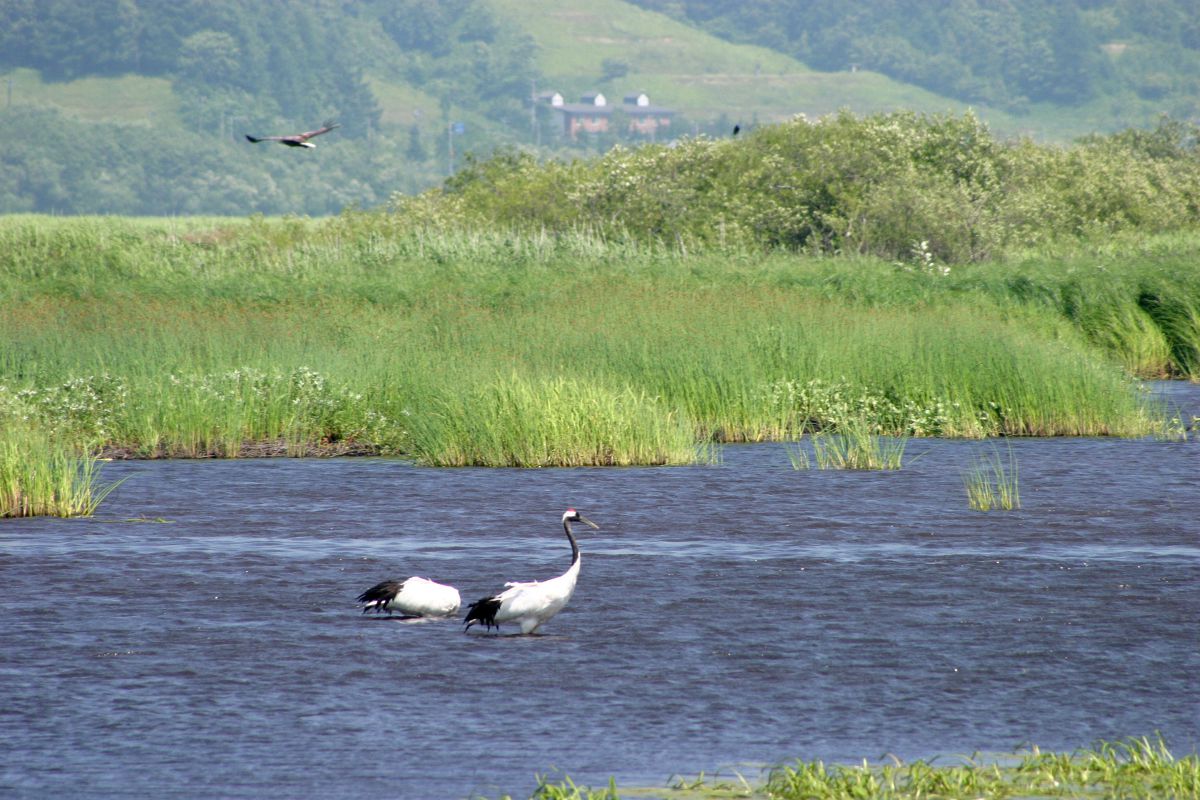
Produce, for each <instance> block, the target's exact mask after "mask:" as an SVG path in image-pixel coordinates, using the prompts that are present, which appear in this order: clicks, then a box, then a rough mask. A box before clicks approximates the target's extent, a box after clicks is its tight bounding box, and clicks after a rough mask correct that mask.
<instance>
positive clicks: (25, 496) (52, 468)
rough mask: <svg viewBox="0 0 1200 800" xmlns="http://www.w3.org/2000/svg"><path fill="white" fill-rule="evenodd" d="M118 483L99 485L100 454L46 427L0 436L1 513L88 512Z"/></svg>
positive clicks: (79, 514) (58, 514)
mask: <svg viewBox="0 0 1200 800" xmlns="http://www.w3.org/2000/svg"><path fill="white" fill-rule="evenodd" d="M119 483H120V482H119V481H118V482H116V483H110V484H108V485H101V484H100V462H99V460H98V459H96V458H94V457H92V456H88V455H80V454H79V453H78V452H77V450H76V448H74V447H73V446H71V445H69V444H64V443H62V442H60V441H56V440H55V439H54V438H52V437H51V436H49V435H47V434H45V433H44V432H40V431H37V430H32V429H29V428H25V427H15V428H10V429H8V430H6V432H5V435H4V436H0V517H36V516H53V517H88V516H91V515H92V514H93V513H94V512H95V510H96V509H97V508H98V507H99V506H100V504H101V503H102V502H103V501H104V498H105V497H107V496H108V494H109V492H111V491H112V490H113V489H115V488H116V487H117V486H118V485H119Z"/></svg>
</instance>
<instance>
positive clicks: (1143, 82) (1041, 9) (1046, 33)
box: [634, 0, 1200, 118]
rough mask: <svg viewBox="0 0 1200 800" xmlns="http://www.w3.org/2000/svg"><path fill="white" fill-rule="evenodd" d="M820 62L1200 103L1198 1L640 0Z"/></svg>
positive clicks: (923, 76)
mask: <svg viewBox="0 0 1200 800" xmlns="http://www.w3.org/2000/svg"><path fill="white" fill-rule="evenodd" d="M634 2H636V3H638V4H639V5H642V6H645V7H647V8H652V9H655V10H659V11H663V12H665V13H669V14H674V15H677V16H679V17H681V18H683V19H686V20H688V21H690V22H693V23H695V24H699V25H701V26H703V27H704V28H706V29H707V30H710V31H712V32H714V33H717V34H718V35H721V36H724V37H726V38H731V39H735V40H739V41H745V42H753V43H756V44H761V45H765V46H767V47H771V48H773V49H776V50H780V51H782V52H785V53H788V54H790V55H793V56H795V57H796V58H798V59H800V60H801V61H804V62H805V63H808V64H810V65H811V66H813V67H816V68H817V69H825V70H845V69H849V68H850V67H851V65H854V64H857V65H859V66H861V67H862V68H864V69H871V70H876V71H879V72H882V73H884V74H886V75H890V76H892V77H894V78H898V79H900V80H904V81H906V82H909V83H914V84H917V85H918V86H922V87H925V88H927V89H930V90H932V91H935V92H938V93H939V94H944V95H947V96H950V97H956V98H960V99H962V100H966V101H969V102H977V103H979V102H982V103H988V104H992V105H1000V106H1007V107H1010V108H1018V109H1019V108H1022V107H1024V106H1025V105H1026V104H1027V103H1031V102H1032V103H1042V102H1046V103H1060V104H1074V103H1079V102H1081V101H1084V100H1088V99H1090V98H1092V97H1094V96H1096V95H1098V94H1110V95H1112V94H1116V95H1119V94H1121V93H1122V92H1128V93H1129V94H1131V95H1137V96H1141V97H1143V98H1146V99H1153V100H1156V101H1160V102H1164V106H1163V107H1164V108H1169V109H1171V111H1172V113H1173V114H1175V115H1177V116H1179V117H1181V118H1188V117H1190V116H1194V115H1195V114H1196V113H1197V111H1200V107H1198V106H1197V99H1196V98H1197V97H1198V96H1200V15H1197V13H1196V7H1195V4H1194V3H1193V2H1191V1H1190V0H1159V1H1158V2H1153V3H1147V2H1144V0H1066V1H1064V2H1042V0H1008V1H1007V2H1003V3H983V2H978V0H962V1H961V2H955V3H929V2H923V0H895V2H889V3H879V2H873V1H872V0H850V1H849V2H839V3H829V2H821V0H737V2H732V1H731V0H634Z"/></svg>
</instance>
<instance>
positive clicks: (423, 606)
mask: <svg viewBox="0 0 1200 800" xmlns="http://www.w3.org/2000/svg"><path fill="white" fill-rule="evenodd" d="M358 602H360V603H362V607H363V613H364V614H365V613H367V612H368V611H371V610H372V609H373V610H374V611H375V613H376V614H381V613H383V612H385V611H386V612H387V613H388V615H389V616H390V615H391V614H393V613H399V614H400V616H401V619H416V618H419V617H453V616H454V615H455V614H457V613H458V607H459V606H460V605H462V600H461V598H459V596H458V589H455V588H454V587H453V586H447V585H446V584H444V583H437V582H436V581H431V580H429V579H428V578H418V577H416V576H415V575H414V576H413V577H411V578H409V579H408V580H405V581H384V582H383V583H377V584H375V585H374V586H372V587H371V588H370V589H367V590H366V591H365V592H363V593H362V594H360V595H359V596H358Z"/></svg>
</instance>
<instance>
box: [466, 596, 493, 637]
mask: <svg viewBox="0 0 1200 800" xmlns="http://www.w3.org/2000/svg"><path fill="white" fill-rule="evenodd" d="M499 610H500V599H499V598H497V597H485V598H483V599H482V600H477V601H475V602H474V603H471V605H469V606H467V618H466V619H465V620H463V624H464V625H465V626H466V627H467V628H470V627H471V626H472V625H474V624H475V623H476V622H478V623H481V624H482V625H483V626H484V627H486V628H487V629H488V630H489V631H490V630H491V629H492V628H496V629H499V628H500V623H499V622H496V612H497V611H499Z"/></svg>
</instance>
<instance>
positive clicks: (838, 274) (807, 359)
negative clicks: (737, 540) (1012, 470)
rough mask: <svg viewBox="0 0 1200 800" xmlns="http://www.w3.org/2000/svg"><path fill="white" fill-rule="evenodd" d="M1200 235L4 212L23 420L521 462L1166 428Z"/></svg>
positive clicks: (131, 445) (223, 442) (4, 272)
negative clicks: (1002, 234)
mask: <svg viewBox="0 0 1200 800" xmlns="http://www.w3.org/2000/svg"><path fill="white" fill-rule="evenodd" d="M1106 246H1107V247H1109V248H1114V247H1115V246H1114V245H1113V244H1112V243H1111V242H1107V243H1106ZM1197 254H1200V237H1190V238H1189V237H1183V236H1178V235H1176V236H1173V237H1159V238H1158V239H1154V240H1149V241H1144V242H1139V243H1137V244H1130V245H1128V246H1127V247H1126V248H1125V249H1121V248H1115V249H1111V250H1109V251H1106V252H1104V253H1098V252H1096V251H1088V250H1086V249H1080V250H1078V251H1076V252H1064V253H1058V254H1055V255H1053V256H1043V257H1037V258H1032V257H1031V258H1015V259H1012V260H1009V261H1004V262H994V263H989V264H973V265H967V266H959V267H954V268H952V269H950V270H949V271H948V272H947V271H946V270H945V269H940V268H939V269H930V268H929V265H928V264H923V263H921V262H920V261H918V262H913V263H898V262H888V261H882V260H877V259H868V258H859V257H842V258H827V257H817V256H799V255H796V254H789V253H769V252H768V253H762V252H752V251H748V250H743V249H738V248H729V249H724V250H711V251H706V252H702V253H698V254H696V253H690V252H685V251H683V250H680V249H671V248H665V247H663V246H661V245H655V244H646V243H638V242H635V241H633V240H630V239H618V240H608V239H603V238H600V237H598V236H596V235H592V234H588V233H574V234H569V235H558V236H551V235H548V234H521V235H518V234H515V233H503V232H497V231H492V232H479V231H469V230H464V231H457V232H441V233H435V232H430V231H429V230H427V229H424V228H421V227H414V226H413V224H412V223H411V221H406V220H402V219H398V218H396V217H393V216H391V215H372V214H347V215H344V216H343V217H341V218H338V219H335V220H330V221H325V222H312V221H304V220H262V219H248V220H233V221H226V220H187V221H176V220H145V219H142V220H124V219H104V218H84V219H74V220H72V219H52V218H42V217H13V218H6V219H4V220H2V221H0V422H3V428H2V430H3V434H2V436H3V437H5V438H7V439H13V440H14V441H15V440H16V439H17V438H19V436H20V435H21V434H20V432H21V431H34V432H41V433H42V434H44V435H45V436H50V437H53V438H54V440H55V441H59V442H63V443H66V444H68V445H71V446H73V447H74V448H75V452H76V454H79V455H82V454H85V453H92V454H97V453H99V454H104V455H108V456H117V457H121V456H134V457H214V456H215V457H236V456H244V455H263V454H286V455H312V454H341V453H382V454H394V455H402V456H407V457H411V458H414V459H416V460H418V461H419V462H421V463H426V464H434V465H495V466H500V465H505V466H507V465H515V466H549V465H579V464H605V465H622V464H685V463H693V462H695V461H696V460H697V459H701V460H702V459H705V458H707V457H708V454H709V450H708V446H709V445H710V444H711V443H712V442H726V441H762V440H779V439H788V438H794V437H795V436H797V435H799V434H800V433H801V432H803V431H809V432H813V431H837V430H838V429H839V428H840V427H844V426H846V425H848V424H850V423H852V422H853V423H860V422H862V423H865V424H866V425H867V426H868V427H869V428H870V429H871V432H873V433H876V434H887V435H893V436H928V435H938V436H957V437H988V436H997V435H1035V436H1057V435H1084V436H1093V435H1115V436H1140V435H1145V434H1149V433H1153V432H1155V431H1156V430H1159V429H1160V428H1161V425H1162V424H1163V423H1162V415H1161V414H1160V413H1159V411H1158V410H1157V409H1155V408H1152V407H1149V406H1147V405H1146V402H1145V399H1144V397H1143V396H1141V395H1140V394H1139V392H1138V391H1137V389H1136V383H1135V381H1133V380H1132V379H1131V377H1130V371H1134V372H1137V373H1140V374H1143V375H1158V374H1193V375H1194V374H1195V372H1194V370H1195V365H1196V363H1197V359H1196V358H1195V356H1194V350H1195V348H1196V347H1197V343H1198V342H1200V334H1198V333H1197V330H1198V327H1197V320H1198V319H1200V313H1197V309H1198V308H1200V280H1198V279H1197V278H1196V269H1195V266H1194V265H1195V264H1196V263H1197V259H1196V256H1197ZM1168 308H1169V309H1170V313H1167V312H1166V311H1165V310H1164V309H1168ZM1147 354H1149V355H1147ZM1122 366H1124V369H1123V368H1122ZM22 441H25V440H22Z"/></svg>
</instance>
